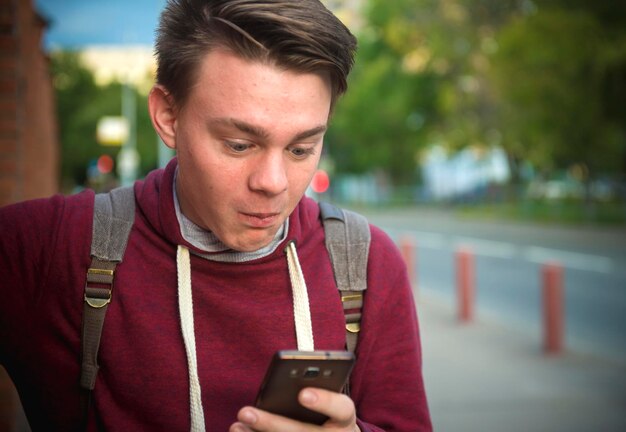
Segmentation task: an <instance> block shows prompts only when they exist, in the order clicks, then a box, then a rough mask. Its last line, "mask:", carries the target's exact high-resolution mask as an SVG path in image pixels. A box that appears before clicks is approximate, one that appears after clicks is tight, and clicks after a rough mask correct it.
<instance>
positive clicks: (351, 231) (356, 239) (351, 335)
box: [319, 202, 371, 352]
mask: <svg viewBox="0 0 626 432" xmlns="http://www.w3.org/2000/svg"><path fill="white" fill-rule="evenodd" d="M319 206H320V213H321V216H322V223H323V225H324V232H325V237H326V248H327V249H328V254H329V256H330V261H331V263H332V266H333V272H334V275H335V282H336V283H337V288H338V289H339V292H340V293H341V302H342V304H343V310H344V315H345V317H346V347H347V349H348V350H349V351H351V352H354V351H355V350H356V343H357V338H358V334H359V331H360V330H361V309H362V307H363V292H364V291H365V290H366V289H367V260H368V256H369V246H370V240H371V234H370V227H369V223H368V222H367V219H366V218H365V217H363V216H361V215H359V214H357V213H354V212H351V211H349V210H344V209H340V208H338V207H336V206H334V205H332V204H329V203H326V202H321V203H320V204H319Z"/></svg>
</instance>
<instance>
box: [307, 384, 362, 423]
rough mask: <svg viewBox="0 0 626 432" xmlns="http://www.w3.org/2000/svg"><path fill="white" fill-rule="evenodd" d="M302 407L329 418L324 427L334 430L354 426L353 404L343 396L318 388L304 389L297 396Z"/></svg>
mask: <svg viewBox="0 0 626 432" xmlns="http://www.w3.org/2000/svg"><path fill="white" fill-rule="evenodd" d="M298 400H299V401H300V403H301V404H302V405H304V406H305V407H307V408H309V409H310V410H313V411H317V412H320V413H322V414H325V415H327V416H328V417H329V420H328V421H327V422H326V424H325V425H328V426H333V427H335V428H339V429H341V428H344V427H351V429H348V430H350V431H352V430H354V425H355V424H356V411H355V408H354V402H352V399H350V398H349V397H348V396H346V395H345V394H341V393H335V392H331V391H328V390H322V389H318V388H305V389H304V390H302V391H301V392H300V394H299V395H298Z"/></svg>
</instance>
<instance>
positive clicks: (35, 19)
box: [0, 0, 59, 206]
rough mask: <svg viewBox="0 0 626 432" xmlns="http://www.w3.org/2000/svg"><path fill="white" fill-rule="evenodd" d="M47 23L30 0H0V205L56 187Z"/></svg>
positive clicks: (50, 191)
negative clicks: (45, 47) (45, 44)
mask: <svg viewBox="0 0 626 432" xmlns="http://www.w3.org/2000/svg"><path fill="white" fill-rule="evenodd" d="M46 25H47V23H46V21H45V20H44V19H43V18H42V17H40V16H39V15H38V14H37V12H36V11H35V10H34V7H33V2H32V0H0V206H2V205H5V204H9V203H12V202H16V201H23V200H26V199H31V198H38V197H43V196H49V195H52V194H54V193H56V192H58V190H59V186H58V183H59V180H58V177H59V176H58V172H59V147H58V142H57V136H58V135H57V129H56V116H55V107H54V93H53V88H52V82H51V79H50V73H49V67H48V58H47V56H46V54H45V52H44V51H43V49H42V46H41V40H42V35H43V32H44V31H45V29H46Z"/></svg>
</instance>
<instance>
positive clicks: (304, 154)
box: [290, 147, 315, 158]
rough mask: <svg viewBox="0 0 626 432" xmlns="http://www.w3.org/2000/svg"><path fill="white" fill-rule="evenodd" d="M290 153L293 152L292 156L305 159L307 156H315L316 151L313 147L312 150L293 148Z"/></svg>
mask: <svg viewBox="0 0 626 432" xmlns="http://www.w3.org/2000/svg"><path fill="white" fill-rule="evenodd" d="M290 151H291V154H292V155H294V156H295V157H297V158H305V157H307V156H310V155H312V154H315V149H314V148H313V147H311V148H304V147H293V148H292V149H291V150H290Z"/></svg>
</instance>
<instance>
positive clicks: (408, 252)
mask: <svg viewBox="0 0 626 432" xmlns="http://www.w3.org/2000/svg"><path fill="white" fill-rule="evenodd" d="M400 252H401V253H402V258H403V259H404V263H405V264H406V269H407V272H408V275H409V282H410V283H411V286H412V287H413V290H416V289H417V271H416V270H415V266H416V262H415V241H414V240H413V238H412V237H410V236H404V237H402V239H401V240H400Z"/></svg>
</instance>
